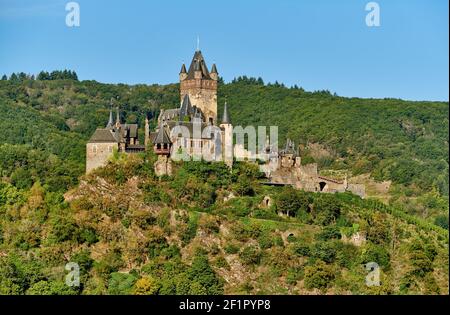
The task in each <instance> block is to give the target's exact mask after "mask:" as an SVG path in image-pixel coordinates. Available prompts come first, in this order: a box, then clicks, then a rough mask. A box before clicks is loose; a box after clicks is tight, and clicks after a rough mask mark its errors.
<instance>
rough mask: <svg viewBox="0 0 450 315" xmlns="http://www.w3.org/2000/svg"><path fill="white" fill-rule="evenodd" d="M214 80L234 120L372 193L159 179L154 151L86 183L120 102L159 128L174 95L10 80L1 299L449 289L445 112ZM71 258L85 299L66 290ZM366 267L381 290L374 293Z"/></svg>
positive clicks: (200, 169) (122, 159)
mask: <svg viewBox="0 0 450 315" xmlns="http://www.w3.org/2000/svg"><path fill="white" fill-rule="evenodd" d="M219 86H220V87H219V111H220V107H222V106H223V102H224V99H225V96H226V98H227V100H228V106H229V111H230V112H231V116H232V119H233V124H234V125H242V126H244V127H245V126H246V125H267V126H270V125H278V126H279V131H280V135H279V137H280V139H285V137H286V136H288V137H290V138H291V139H293V140H294V141H296V143H300V144H301V148H302V149H301V151H300V154H301V156H302V161H305V162H317V163H318V164H319V167H320V169H321V172H323V173H324V174H327V176H335V177H337V178H339V177H340V176H342V175H343V174H349V175H350V176H352V177H356V176H358V177H359V178H362V179H364V180H365V181H366V183H367V184H368V187H369V188H370V189H369V197H370V198H368V199H361V198H359V197H357V196H354V195H352V194H349V193H342V194H314V193H306V192H303V191H295V190H293V189H291V188H288V187H284V188H280V187H268V186H264V185H261V183H260V181H261V174H260V173H259V172H258V169H257V167H256V166H255V165H252V164H243V163H237V164H236V165H235V166H234V167H233V171H232V172H229V170H228V169H227V167H226V166H225V165H223V164H220V163H216V164H208V163H203V162H202V163H184V164H176V165H175V166H176V167H175V172H174V175H173V176H171V177H168V176H164V177H162V178H157V177H156V176H155V174H154V171H153V161H154V159H155V157H154V156H153V155H152V154H151V153H150V152H148V153H146V154H139V155H135V156H125V155H121V154H115V156H114V157H113V159H112V160H111V161H110V162H109V164H108V165H107V166H106V167H104V168H101V169H98V170H96V171H94V172H93V173H92V174H89V175H83V173H84V161H85V144H86V142H87V140H88V138H89V136H90V135H91V134H92V132H93V131H94V130H95V129H96V128H97V127H99V126H104V124H105V123H106V121H107V117H108V112H109V101H110V99H111V98H116V97H117V96H119V98H118V99H119V101H118V102H119V103H120V105H121V108H122V111H123V113H124V117H123V120H124V121H127V122H129V123H137V124H138V125H139V127H140V128H143V120H144V118H145V115H148V116H149V117H150V118H151V124H152V125H153V127H154V126H155V124H156V121H155V117H157V115H158V112H159V110H160V109H161V108H172V107H173V106H174V105H176V104H178V102H179V90H178V85H177V84H170V85H164V86H162V85H151V86H148V85H134V86H129V85H125V84H117V85H113V84H102V83H98V82H95V81H81V82H80V81H78V80H77V78H76V74H74V73H72V72H70V73H67V76H64V73H62V75H60V74H58V73H55V75H54V76H52V75H49V76H43V77H42V76H41V77H40V80H34V79H32V78H30V77H27V76H23V75H19V76H16V78H14V79H10V80H1V81H0V112H1V113H2V119H0V127H1V129H2V138H1V142H0V170H1V172H2V180H1V182H0V260H1V263H0V279H1V280H0V293H4V294H10V293H19V294H23V293H26V294H79V293H83V294H100V293H109V294H126V293H136V294H140V293H142V294H174V293H177V294H181V293H190V294H205V293H207V294H221V293H230V294H234V293H252V294H255V293H261V294H263V293H267V294H270V293H273V294H280V293H291V294H310V293H327V294H332V293H339V294H370V293H382V294H387V293H394V294H406V293H408V294H413V293H441V294H448V114H449V112H448V111H449V108H448V103H444V102H410V101H403V100H396V99H383V100H382V99H358V98H344V97H339V96H337V95H333V94H331V93H330V92H328V91H318V92H306V91H304V90H303V89H302V88H299V87H291V88H287V87H285V86H283V85H282V84H278V83H276V84H264V83H263V82H262V80H261V79H259V80H258V79H253V78H247V77H241V78H238V79H236V80H234V81H233V82H230V83H227V84H220V85H219ZM116 99H117V98H116ZM140 134H141V135H142V134H143V133H142V132H141V133H140ZM142 140H143V139H141V142H142ZM263 200H265V201H266V202H263ZM69 261H76V262H78V263H79V264H80V266H81V271H82V279H81V283H82V286H81V288H79V289H78V290H73V289H70V288H68V287H66V286H65V285H64V284H63V282H62V281H63V278H64V274H65V271H64V265H65V263H67V262H69ZM370 261H376V262H378V264H379V265H380V267H381V270H382V272H381V281H382V285H381V286H380V287H367V286H366V285H365V281H364V279H365V277H366V275H367V273H368V271H367V270H365V269H364V264H365V263H368V262H370ZM191 284H192V285H191Z"/></svg>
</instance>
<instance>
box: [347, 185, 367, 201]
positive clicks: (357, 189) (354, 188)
mask: <svg viewBox="0 0 450 315" xmlns="http://www.w3.org/2000/svg"><path fill="white" fill-rule="evenodd" d="M347 190H348V191H351V192H352V193H354V194H355V195H358V196H360V197H361V198H364V197H365V196H366V186H365V185H363V184H348V187H347Z"/></svg>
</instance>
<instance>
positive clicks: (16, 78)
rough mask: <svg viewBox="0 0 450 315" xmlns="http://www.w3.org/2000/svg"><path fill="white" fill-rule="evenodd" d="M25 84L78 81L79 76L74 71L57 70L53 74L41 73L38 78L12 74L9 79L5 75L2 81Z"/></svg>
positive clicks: (32, 75)
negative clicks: (37, 81)
mask: <svg viewBox="0 0 450 315" xmlns="http://www.w3.org/2000/svg"><path fill="white" fill-rule="evenodd" d="M8 80H9V81H12V82H24V81H27V80H32V81H33V80H41V81H44V80H74V81H78V75H77V73H76V72H75V71H72V70H55V71H52V72H47V71H41V72H39V74H38V75H37V76H35V75H34V74H27V73H25V72H18V73H12V74H11V75H10V76H9V77H8V76H7V75H6V74H4V75H3V76H2V81H8Z"/></svg>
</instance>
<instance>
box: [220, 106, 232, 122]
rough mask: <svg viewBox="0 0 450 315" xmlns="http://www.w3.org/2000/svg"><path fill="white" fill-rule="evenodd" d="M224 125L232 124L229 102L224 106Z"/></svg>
mask: <svg viewBox="0 0 450 315" xmlns="http://www.w3.org/2000/svg"><path fill="white" fill-rule="evenodd" d="M222 124H231V121H230V116H229V115H228V108H227V101H225V105H224V106H223V116H222Z"/></svg>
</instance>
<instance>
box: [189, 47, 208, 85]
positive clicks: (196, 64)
mask: <svg viewBox="0 0 450 315" xmlns="http://www.w3.org/2000/svg"><path fill="white" fill-rule="evenodd" d="M195 71H201V72H202V79H207V80H211V77H210V75H209V71H208V67H207V66H206V62H205V59H204V58H203V55H202V52H201V51H200V50H197V51H196V52H195V54H194V57H192V61H191V65H190V66H189V71H188V75H187V79H188V80H191V79H195V76H194V73H195Z"/></svg>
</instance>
